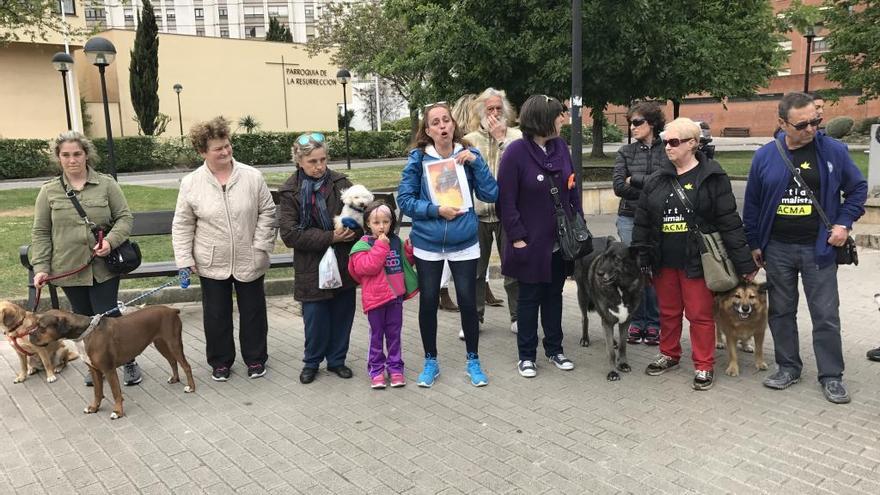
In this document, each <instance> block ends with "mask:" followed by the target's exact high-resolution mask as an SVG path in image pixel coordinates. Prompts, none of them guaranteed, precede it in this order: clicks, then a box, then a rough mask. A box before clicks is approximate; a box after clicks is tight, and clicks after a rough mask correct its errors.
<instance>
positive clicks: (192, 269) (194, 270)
mask: <svg viewBox="0 0 880 495" xmlns="http://www.w3.org/2000/svg"><path fill="white" fill-rule="evenodd" d="M189 271H191V272H192V274H193V275H198V274H199V271H198V270H196V265H193V266H191V267H189Z"/></svg>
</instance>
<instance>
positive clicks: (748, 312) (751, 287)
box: [715, 282, 767, 376]
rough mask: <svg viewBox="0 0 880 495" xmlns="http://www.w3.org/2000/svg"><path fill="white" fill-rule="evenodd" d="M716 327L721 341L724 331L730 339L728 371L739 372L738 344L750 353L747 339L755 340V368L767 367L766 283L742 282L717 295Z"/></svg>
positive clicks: (731, 372) (727, 339)
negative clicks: (765, 340) (765, 344)
mask: <svg viewBox="0 0 880 495" xmlns="http://www.w3.org/2000/svg"><path fill="white" fill-rule="evenodd" d="M715 329H716V331H717V333H718V335H717V336H716V337H717V339H718V341H719V342H720V340H721V334H724V340H725V341H726V342H727V357H728V361H729V364H728V365H727V369H726V370H725V373H727V374H728V375H730V376H738V375H739V362H738V361H737V356H736V347H737V343H738V342H740V343H742V346H743V350H745V351H746V352H748V341H749V339H751V338H752V337H754V339H755V369H757V370H759V371H760V370H766V369H767V363H765V362H764V332H765V331H766V329H767V284H766V283H763V284H756V283H754V282H740V283H739V285H738V286H736V287H734V288H733V289H731V290H729V291H727V292H724V293H721V294H718V295H716V296H715Z"/></svg>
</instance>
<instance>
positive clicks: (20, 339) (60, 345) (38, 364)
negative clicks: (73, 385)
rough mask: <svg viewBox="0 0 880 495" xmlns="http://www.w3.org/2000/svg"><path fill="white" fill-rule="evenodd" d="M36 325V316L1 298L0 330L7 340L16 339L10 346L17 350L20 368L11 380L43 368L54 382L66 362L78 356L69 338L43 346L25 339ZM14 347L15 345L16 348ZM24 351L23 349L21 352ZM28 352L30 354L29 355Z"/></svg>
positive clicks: (24, 377)
mask: <svg viewBox="0 0 880 495" xmlns="http://www.w3.org/2000/svg"><path fill="white" fill-rule="evenodd" d="M36 325H37V316H36V315H35V314H34V313H32V312H30V311H27V310H26V309H24V308H22V307H21V306H19V305H18V304H15V303H11V302H9V301H0V330H3V334H4V335H6V337H7V339H9V340H13V339H14V340H15V344H14V345H12V344H11V345H12V347H13V348H14V349H15V352H16V353H18V360H19V361H20V362H21V371H19V373H18V375H16V377H15V380H14V381H13V383H21V382H23V381H25V380H27V377H28V376H30V375H33V374H34V373H36V372H37V371H38V370H40V369H44V370H46V381H47V382H49V383H54V382H55V381H56V380H57V379H58V377H57V376H55V374H56V373H61V370H63V369H64V367H65V366H67V363H68V362H70V361H73V360H74V359H76V358H78V357H79V354H78V353H77V352H76V347H75V346H74V345H73V342H70V341H69V340H59V341H57V342H52V343H51V344H50V345H48V346H46V347H39V346H35V345H33V344H31V343H30V341H29V340H28V339H27V334H28V332H29V331H30V330H32V329H33V328H35V327H36ZM16 346H17V347H16ZM22 351H24V352H22ZM28 354H30V356H29V355H28Z"/></svg>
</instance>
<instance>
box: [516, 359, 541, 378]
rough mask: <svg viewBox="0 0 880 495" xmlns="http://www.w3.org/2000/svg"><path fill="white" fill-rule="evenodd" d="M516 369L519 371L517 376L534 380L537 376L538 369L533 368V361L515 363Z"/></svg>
mask: <svg viewBox="0 0 880 495" xmlns="http://www.w3.org/2000/svg"><path fill="white" fill-rule="evenodd" d="M516 369H517V370H519V374H520V375H521V376H524V377H526V378H534V377H535V376H537V374H538V368H537V367H535V362H534V361H529V360H526V361H520V362H518V363H516Z"/></svg>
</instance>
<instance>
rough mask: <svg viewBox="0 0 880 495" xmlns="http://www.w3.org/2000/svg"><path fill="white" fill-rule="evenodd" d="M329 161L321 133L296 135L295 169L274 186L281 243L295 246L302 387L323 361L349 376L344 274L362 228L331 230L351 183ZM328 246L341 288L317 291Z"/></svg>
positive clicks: (349, 315) (350, 317)
mask: <svg viewBox="0 0 880 495" xmlns="http://www.w3.org/2000/svg"><path fill="white" fill-rule="evenodd" d="M327 159H328V156H327V145H326V141H325V139H324V135H323V134H319V133H316V132H313V133H306V134H303V135H301V136H299V137H298V138H297V139H296V141H295V142H294V145H293V160H294V161H295V162H296V164H297V170H296V172H294V173H293V175H291V176H290V178H289V179H287V181H286V182H285V183H284V184H283V185H282V186H281V187H279V188H278V194H279V196H280V199H279V205H278V209H279V214H280V216H279V227H280V228H281V239H282V240H283V241H284V244H285V245H286V246H287V247H290V248H293V273H294V278H293V298H294V299H296V300H297V301H300V302H301V303H302V316H303V322H304V324H305V339H306V342H305V356H304V357H303V363H304V365H303V369H302V372H301V373H300V375H299V380H300V382H302V383H311V382H313V381H314V380H315V377H316V376H317V374H318V366H319V365H320V364H321V362H322V361H324V359H326V360H327V370H328V371H330V372H333V373H336V375H338V376H339V377H340V378H351V377H352V372H351V369H350V368H349V367H348V366H346V365H345V358H346V355H347V354H348V341H349V336H350V334H351V325H352V323H353V322H354V312H355V288H356V286H357V284H356V283H355V281H354V280H353V279H352V278H351V275H349V274H348V253H349V252H350V251H351V247H352V246H353V245H354V243H355V241H356V240H357V239H359V238H360V236H361V235H363V230H361V229H360V228H358V229H355V230H350V229H348V228H343V229H340V230H334V228H333V217H334V216H336V215H338V214H339V213H340V212H341V211H342V199H341V197H342V191H344V190H345V189H347V188H349V187H351V186H352V184H351V182H350V181H349V180H348V178H347V177H346V176H344V175H342V174H340V173H338V172H334V171H333V170H330V169H328V168H327ZM329 247H332V248H333V252H334V253H335V254H336V264H337V266H338V267H339V274H340V275H341V276H342V286H341V287H339V288H336V289H321V288H319V287H318V264H319V263H320V262H321V258H322V257H323V256H324V253H325V252H326V251H327V248H329Z"/></svg>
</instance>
